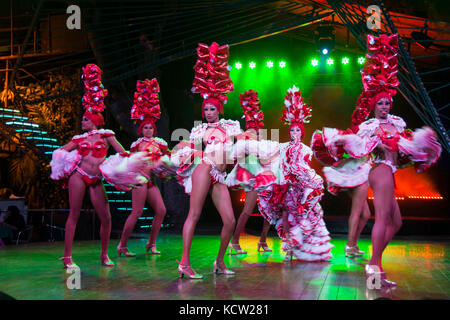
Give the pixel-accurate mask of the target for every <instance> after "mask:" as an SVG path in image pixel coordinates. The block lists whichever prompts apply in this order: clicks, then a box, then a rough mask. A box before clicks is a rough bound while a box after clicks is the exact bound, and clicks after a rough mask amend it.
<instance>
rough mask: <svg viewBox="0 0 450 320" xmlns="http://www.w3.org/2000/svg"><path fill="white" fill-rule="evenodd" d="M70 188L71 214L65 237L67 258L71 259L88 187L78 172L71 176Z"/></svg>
mask: <svg viewBox="0 0 450 320" xmlns="http://www.w3.org/2000/svg"><path fill="white" fill-rule="evenodd" d="M68 187H69V205H70V212H69V217H68V218H67V221H66V233H65V236H64V256H65V257H70V256H71V255H72V244H73V237H74V235H75V229H76V227H77V222H78V218H79V217H80V210H81V206H82V204H83V198H84V194H85V192H86V186H85V184H84V182H83V180H82V179H81V175H80V174H79V173H78V172H74V173H73V174H72V175H71V176H70V178H69V185H68Z"/></svg>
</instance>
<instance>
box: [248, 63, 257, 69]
mask: <svg viewBox="0 0 450 320" xmlns="http://www.w3.org/2000/svg"><path fill="white" fill-rule="evenodd" d="M248 66H249V67H250V69H253V68H254V67H256V63H254V62H253V61H252V62H250V64H249V65H248Z"/></svg>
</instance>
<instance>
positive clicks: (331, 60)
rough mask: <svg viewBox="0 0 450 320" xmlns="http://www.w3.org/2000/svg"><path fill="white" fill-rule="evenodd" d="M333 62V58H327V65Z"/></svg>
mask: <svg viewBox="0 0 450 320" xmlns="http://www.w3.org/2000/svg"><path fill="white" fill-rule="evenodd" d="M333 63H334V60H333V59H331V58H329V59H327V65H329V66H331V65H332V64H333Z"/></svg>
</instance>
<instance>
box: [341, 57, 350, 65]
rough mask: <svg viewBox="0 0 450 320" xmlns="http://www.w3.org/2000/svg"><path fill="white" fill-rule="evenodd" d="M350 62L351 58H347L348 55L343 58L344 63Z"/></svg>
mask: <svg viewBox="0 0 450 320" xmlns="http://www.w3.org/2000/svg"><path fill="white" fill-rule="evenodd" d="M349 62H350V59H349V58H347V57H344V58H342V63H343V64H347V63H349Z"/></svg>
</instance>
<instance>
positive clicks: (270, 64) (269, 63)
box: [266, 61, 273, 69]
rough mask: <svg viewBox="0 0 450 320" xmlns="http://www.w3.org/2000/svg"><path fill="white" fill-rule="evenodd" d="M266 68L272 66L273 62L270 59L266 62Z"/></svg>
mask: <svg viewBox="0 0 450 320" xmlns="http://www.w3.org/2000/svg"><path fill="white" fill-rule="evenodd" d="M266 66H267V68H269V69H270V68H272V67H273V62H272V61H267V63H266Z"/></svg>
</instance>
